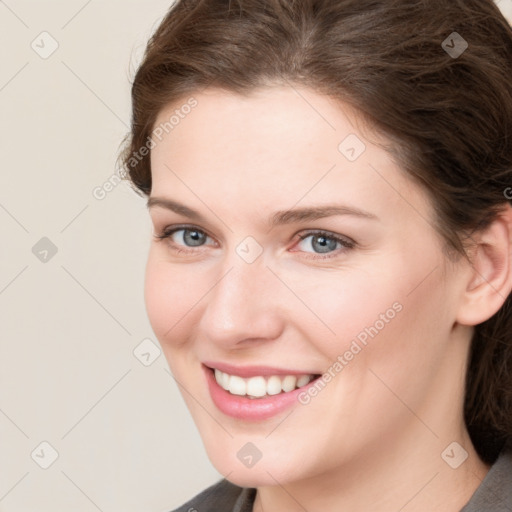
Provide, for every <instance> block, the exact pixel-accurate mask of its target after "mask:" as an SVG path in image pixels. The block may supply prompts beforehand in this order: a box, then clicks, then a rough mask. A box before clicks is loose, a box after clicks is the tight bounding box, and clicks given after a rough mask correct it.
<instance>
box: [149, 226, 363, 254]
mask: <svg viewBox="0 0 512 512" xmlns="http://www.w3.org/2000/svg"><path fill="white" fill-rule="evenodd" d="M181 230H185V231H198V232H200V233H203V234H204V235H206V236H207V237H208V238H210V239H212V240H215V238H214V237H213V236H211V235H210V234H209V233H208V231H206V230H205V229H202V228H199V227H198V226H194V225H191V224H173V225H171V226H166V227H164V228H163V229H162V230H161V231H160V234H154V237H155V238H156V239H158V240H162V241H165V240H168V239H170V238H171V236H172V235H173V234H174V233H175V232H177V231H181ZM314 235H316V236H325V237H326V238H330V239H332V240H335V241H336V242H338V243H340V244H341V245H342V247H341V249H337V250H334V251H331V252H328V253H315V252H306V251H291V252H302V253H304V254H306V255H309V256H304V257H305V258H306V259H316V260H322V259H327V258H333V257H339V256H340V254H341V253H344V252H346V251H347V250H350V249H353V248H354V247H355V246H356V245H357V243H356V242H355V241H354V240H353V239H351V238H350V237H348V236H346V235H341V234H338V233H334V232H332V231H327V230H324V229H309V230H306V231H304V230H302V231H300V232H299V233H297V234H295V235H294V236H293V238H295V237H298V238H299V239H300V241H302V240H305V239H306V238H308V237H310V236H314ZM296 243H298V242H296ZM170 244H171V245H172V246H173V250H175V251H177V252H185V253H190V252H192V253H194V252H195V253H197V252H198V250H199V251H201V250H203V248H204V247H205V246H204V245H201V246H197V247H193V246H185V245H177V244H174V243H172V242H170ZM216 244H217V243H216ZM295 245H296V244H295Z"/></svg>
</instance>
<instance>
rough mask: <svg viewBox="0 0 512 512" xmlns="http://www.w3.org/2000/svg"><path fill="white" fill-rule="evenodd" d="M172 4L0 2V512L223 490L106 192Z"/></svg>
mask: <svg viewBox="0 0 512 512" xmlns="http://www.w3.org/2000/svg"><path fill="white" fill-rule="evenodd" d="M170 3H171V2H170V0H152V1H151V2H147V1H146V2H143V1H142V0H129V1H128V0H102V1H101V0H89V1H87V0H66V1H64V0H60V1H58V0H53V1H50V0H6V1H1V0H0V45H1V46H2V60H1V66H0V113H1V115H0V156H1V159H0V165H1V170H0V233H1V241H0V319H1V331H0V332H1V337H0V512H21V511H23V512H24V511H35V510H37V511H38V512H46V511H48V512H50V511H51V512H60V511H69V510H73V511H77V512H81V511H83V512H89V511H91V512H94V511H98V510H99V511H103V512H106V511H112V512H121V511H122V512H135V511H137V512H140V511H147V512H165V511H169V510H171V509H173V508H175V507H177V506H178V505H180V504H182V503H183V502H184V501H186V500H187V499H189V498H190V497H192V496H193V495H195V494H197V493H198V492H199V491H200V490H202V489H204V488H205V487H207V486H208V485H210V484H211V483H213V482H215V481H216V480H218V479H219V478H220V477H221V475H219V473H217V471H216V470H215V469H214V468H213V467H212V466H211V464H210V463H209V461H208V458H207V456H206V454H205V452H204V449H203V446H202V443H201V440H200V437H199V434H198V432H197V430H196V428H195V426H194V424H193V422H192V420H191V419H190V417H189V414H188V412H187V410H186V408H185V406H184V403H183V401H182V398H181V396H180V395H179V392H178V389H177V386H176V384H175V382H174V380H173V379H172V377H171V376H170V374H169V372H168V366H167V364H166V362H165V359H164V357H163V355H161V354H160V355H159V356H158V348H157V344H155V343H156V339H155V337H154V335H153V333H152V331H151V327H150V325H149V322H148V320H147V318H146V312H145V307H144V299H143V279H144V266H145V258H146V252H147V248H148V242H149V236H150V224H149V216H148V214H147V211H146V208H145V204H144V200H143V199H142V198H140V197H138V196H137V195H136V194H135V193H134V192H132V191H131V190H130V188H129V187H128V186H127V185H126V184H125V183H120V184H117V185H116V186H111V187H110V188H109V185H108V182H109V180H111V179H112V176H113V175H114V173H115V160H116V157H117V154H118V147H119V143H120V142H121V139H122V138H123V136H124V135H125V133H126V132H127V130H128V126H129V120H130V97H129V93H130V79H131V78H132V76H133V72H134V70H135V68H136V65H137V64H138V62H139V61H140V58H141V55H142V51H143V49H144V44H145V42H146V41H147V39H148V37H149V35H150V34H151V33H152V31H153V30H154V29H155V28H156V26H157V24H158V22H159V21H160V20H161V18H162V17H163V15H164V14H165V12H166V11H167V9H168V8H169V6H170ZM498 4H499V6H500V7H501V8H502V10H503V12H504V13H505V15H506V16H507V17H508V19H509V20H512V0H500V1H499V2H498ZM42 32H47V33H48V34H49V35H46V34H43V35H41V33H42ZM57 44H58V47H57V49H56V50H55V51H54V52H53V53H52V54H51V55H48V54H49V53H50V52H51V50H52V49H53V47H55V46H56V45H57ZM105 183H107V185H106V186H104V184H105ZM98 187H103V189H102V190H103V191H104V192H103V194H101V195H100V193H99V192H98ZM94 190H96V191H97V192H96V194H94V193H93V191H94ZM95 195H96V196H97V197H103V196H104V197H103V198H102V199H98V198H97V197H95ZM42 238H46V239H48V240H49V241H50V242H49V241H48V240H42V241H41V239H42ZM34 246H35V249H33V248H34ZM52 247H53V250H52ZM55 249H56V251H57V252H56V253H55V254H53V252H55ZM45 251H47V252H45ZM147 339H149V340H150V341H148V340H147ZM143 340H146V341H145V342H144V344H143V345H142V346H141V347H140V348H139V349H137V347H138V346H139V344H140V343H141V342H143ZM134 350H135V353H134ZM137 354H138V355H139V358H137V356H136V355H137ZM141 354H145V355H141ZM157 356H158V357H157ZM42 442H46V443H49V445H48V444H43V445H41V443H42ZM56 454H58V456H57V458H56V460H55V461H54V462H53V463H52V464H51V465H50V466H49V467H47V469H43V467H41V466H46V465H48V464H50V463H51V462H52V460H53V458H55V456H56Z"/></svg>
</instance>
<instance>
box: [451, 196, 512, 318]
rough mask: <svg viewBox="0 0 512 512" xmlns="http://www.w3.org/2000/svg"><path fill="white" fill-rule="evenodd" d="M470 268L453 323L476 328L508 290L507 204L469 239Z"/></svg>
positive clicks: (510, 211)
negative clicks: (470, 247) (470, 243)
mask: <svg viewBox="0 0 512 512" xmlns="http://www.w3.org/2000/svg"><path fill="white" fill-rule="evenodd" d="M472 238H473V240H474V242H475V245H474V247H473V248H472V250H471V252H470V256H469V258H470V260H471V266H470V270H469V272H468V273H467V279H465V281H464V284H465V290H463V295H462V300H461V301H460V304H459V310H458V315H457V318H456V320H457V321H458V322H459V323H460V324H463V325H478V324H480V323H482V322H485V321H486V320H488V319H489V318H491V316H493V315H494V314H495V313H496V312H497V311H498V310H499V309H500V308H501V306H502V305H503V303H504V302H505V300H506V299H507V297H508V295H509V294H510V292H511V290H512V207H511V205H510V204H509V203H506V206H505V207H504V208H503V210H502V211H501V212H500V213H499V214H498V216H497V217H496V218H495V220H493V221H492V223H491V224H490V225H489V226H488V227H487V228H485V229H484V230H481V231H479V232H478V233H477V234H475V235H474V236H472Z"/></svg>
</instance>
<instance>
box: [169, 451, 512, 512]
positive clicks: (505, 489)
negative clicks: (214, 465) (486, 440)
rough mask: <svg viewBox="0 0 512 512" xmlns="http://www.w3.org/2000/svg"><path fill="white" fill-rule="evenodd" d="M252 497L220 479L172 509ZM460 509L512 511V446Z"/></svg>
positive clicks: (208, 507) (229, 508)
mask: <svg viewBox="0 0 512 512" xmlns="http://www.w3.org/2000/svg"><path fill="white" fill-rule="evenodd" d="M255 497H256V489H254V488H249V487H238V486H236V485H234V484H232V483H231V482H228V481H227V480H226V479H222V480H219V481H218V482H217V483H215V484H213V485H212V486H210V487H208V488H207V489H205V490H204V491H202V492H201V493H200V494H198V495H197V496H195V497H194V498H192V499H191V500H190V501H187V503H185V504H184V505H182V506H181V507H179V508H177V509H175V510H174V511H173V512H252V507H253V504H254V499H255ZM460 512H512V448H508V449H507V447H505V448H504V449H503V450H502V451H501V453H500V455H499V457H498V459H497V460H496V462H495V463H494V464H493V465H492V466H491V469H490V470H489V472H488V473H487V475H486V476H485V478H484V479H483V480H482V483H481V484H480V485H479V486H478V488H477V489H476V491H475V492H474V493H473V495H472V496H471V499H470V500H469V502H468V503H467V504H466V505H465V506H464V507H463V508H462V510H460Z"/></svg>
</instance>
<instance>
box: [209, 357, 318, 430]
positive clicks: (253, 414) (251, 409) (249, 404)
mask: <svg viewBox="0 0 512 512" xmlns="http://www.w3.org/2000/svg"><path fill="white" fill-rule="evenodd" d="M203 371H204V372H205V374H206V381H207V383H208V389H209V390H210V395H211V397H212V400H213V403H214V404H215V405H216V406H217V408H218V409H219V410H220V411H221V412H223V413H224V414H226V415H228V416H231V417H233V418H238V419H241V420H249V421H258V420H266V419H268V418H272V417H273V416H276V415H277V414H279V413H281V412H283V411H285V410H286V409H288V408H289V407H291V406H292V405H293V404H297V403H298V396H299V394H300V393H302V392H304V391H305V390H307V388H308V387H309V386H310V385H314V383H315V381H316V380H317V379H315V380H312V381H311V382H310V383H309V384H307V385H305V386H302V387H301V388H297V389H295V390H293V391H289V392H287V393H282V392H281V393H278V394H277V395H269V396H266V397H263V398H248V397H246V396H239V395H232V394H231V393H230V392H229V391H226V390H225V389H224V388H222V387H221V386H219V384H218V383H217V381H216V380H215V375H214V373H213V370H212V369H211V368H208V367H207V366H204V365H203Z"/></svg>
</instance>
